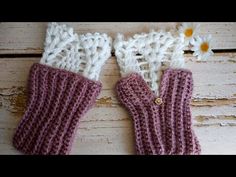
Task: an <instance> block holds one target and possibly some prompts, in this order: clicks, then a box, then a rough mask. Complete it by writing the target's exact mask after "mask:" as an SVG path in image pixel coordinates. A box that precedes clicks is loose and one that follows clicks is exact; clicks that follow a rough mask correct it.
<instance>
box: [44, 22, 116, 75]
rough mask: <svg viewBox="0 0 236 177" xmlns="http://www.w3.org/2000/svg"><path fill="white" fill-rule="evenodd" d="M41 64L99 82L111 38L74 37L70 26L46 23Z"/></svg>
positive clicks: (108, 52) (85, 35)
mask: <svg viewBox="0 0 236 177" xmlns="http://www.w3.org/2000/svg"><path fill="white" fill-rule="evenodd" d="M44 45H45V47H44V53H43V57H42V59H41V60H40V63H41V64H45V65H48V66H52V67H55V68H60V69H65V70H67V71H71V72H75V73H79V74H82V75H83V76H85V77H87V78H89V79H92V80H98V79H99V74H100V71H101V68H102V66H103V65H104V63H105V61H106V60H107V59H108V58H109V57H110V56H111V38H110V37H109V36H107V35H106V34H100V33H94V34H91V33H87V34H83V35H77V34H76V33H74V30H73V29H72V28H71V27H68V26H66V25H64V24H63V25H59V24H57V23H49V24H48V29H47V34H46V41H45V44H44Z"/></svg>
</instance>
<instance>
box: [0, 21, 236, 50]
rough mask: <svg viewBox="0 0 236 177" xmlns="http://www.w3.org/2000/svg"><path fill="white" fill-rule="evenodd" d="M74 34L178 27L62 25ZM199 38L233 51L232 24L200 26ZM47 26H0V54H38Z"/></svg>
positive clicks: (234, 26)
mask: <svg viewBox="0 0 236 177" xmlns="http://www.w3.org/2000/svg"><path fill="white" fill-rule="evenodd" d="M66 24H69V25H70V26H72V27H73V28H74V29H75V31H76V32H77V33H78V34H83V33H87V32H101V33H102V32H104V33H108V34H109V35H110V36H111V37H113V38H114V37H115V36H116V34H117V33H123V34H125V35H126V36H132V35H134V34H135V33H142V32H149V31H150V29H154V30H158V29H170V28H173V27H175V26H176V24H177V25H179V23H66ZM200 24H201V27H200V29H199V34H200V35H206V34H212V37H213V41H212V42H213V44H212V45H213V48H214V49H235V48H236V34H235V31H236V23H200ZM46 28H47V23H0V53H1V54H8V53H42V51H43V43H44V39H45V34H46Z"/></svg>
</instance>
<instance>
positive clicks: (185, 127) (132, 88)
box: [116, 68, 201, 154]
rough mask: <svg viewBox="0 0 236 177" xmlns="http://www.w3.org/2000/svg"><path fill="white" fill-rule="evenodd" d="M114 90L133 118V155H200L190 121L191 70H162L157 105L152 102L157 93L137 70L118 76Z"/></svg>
mask: <svg viewBox="0 0 236 177" xmlns="http://www.w3.org/2000/svg"><path fill="white" fill-rule="evenodd" d="M116 89H117V94H118V97H119V99H120V101H121V102H122V104H124V106H125V107H126V108H127V109H128V110H129V112H130V114H131V115H132V118H133V122H134V129H135V138H136V139H135V141H136V151H137V154H200V151H201V150H200V145H199V142H198V140H197V137H196V136H195V133H194V131H193V129H192V121H191V111H190V100H191V96H192V90H193V79H192V73H191V71H189V70H185V69H173V68H168V69H166V70H165V71H164V74H163V76H162V80H161V84H160V89H159V97H160V100H162V103H160V104H156V103H155V100H156V98H157V96H156V95H155V94H154V93H153V92H152V91H151V90H150V88H149V86H148V85H147V83H146V82H145V80H144V79H143V78H142V76H140V75H139V74H137V73H132V74H130V75H128V76H126V77H124V78H122V79H121V80H120V81H119V82H118V83H117V86H116Z"/></svg>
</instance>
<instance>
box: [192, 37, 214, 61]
mask: <svg viewBox="0 0 236 177" xmlns="http://www.w3.org/2000/svg"><path fill="white" fill-rule="evenodd" d="M192 45H193V47H192V48H191V50H192V51H194V53H193V56H197V59H198V60H206V59H207V58H208V57H209V56H211V55H213V51H212V50H211V36H210V35H208V36H204V37H200V36H196V37H195V40H194V42H193V41H192Z"/></svg>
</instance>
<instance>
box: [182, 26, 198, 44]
mask: <svg viewBox="0 0 236 177" xmlns="http://www.w3.org/2000/svg"><path fill="white" fill-rule="evenodd" d="M199 26H200V24H196V23H182V24H181V26H180V27H179V33H183V34H184V39H185V43H184V44H185V45H186V46H187V45H189V43H190V41H191V40H192V39H193V37H194V36H195V34H196V32H197V31H198V29H199Z"/></svg>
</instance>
